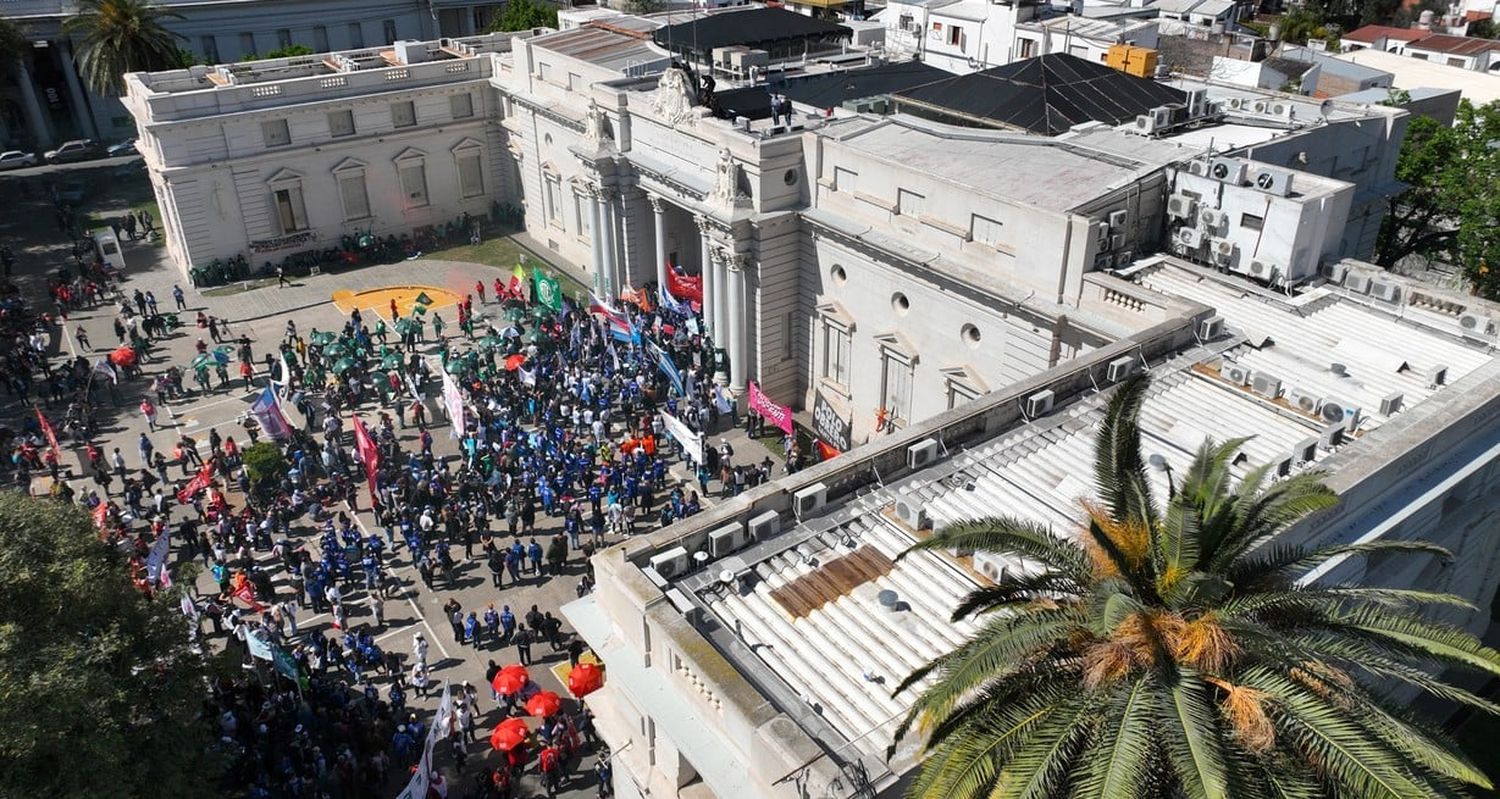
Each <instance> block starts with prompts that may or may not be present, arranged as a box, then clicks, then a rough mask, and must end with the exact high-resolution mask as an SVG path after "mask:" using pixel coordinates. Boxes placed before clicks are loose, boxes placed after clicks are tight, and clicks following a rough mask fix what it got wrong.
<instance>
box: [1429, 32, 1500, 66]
mask: <svg viewBox="0 0 1500 799" xmlns="http://www.w3.org/2000/svg"><path fill="white" fill-rule="evenodd" d="M1406 55H1409V56H1411V57H1412V58H1416V59H1420V60H1422V61H1434V62H1437V63H1439V64H1445V65H1447V66H1450V67H1458V68H1459V69H1468V70H1473V71H1475V72H1495V71H1497V70H1500V42H1497V41H1495V40H1494V39H1480V38H1471V37H1468V36H1445V35H1440V34H1433V35H1431V36H1426V37H1423V38H1421V39H1418V40H1416V41H1414V42H1411V43H1409V44H1408V45H1406Z"/></svg>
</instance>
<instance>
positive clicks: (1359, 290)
mask: <svg viewBox="0 0 1500 799" xmlns="http://www.w3.org/2000/svg"><path fill="white" fill-rule="evenodd" d="M1370 283H1371V280H1370V277H1369V275H1361V274H1356V273H1350V274H1349V276H1348V277H1346V278H1344V288H1346V289H1349V290H1350V291H1352V292H1354V293H1355V294H1368V293H1370Z"/></svg>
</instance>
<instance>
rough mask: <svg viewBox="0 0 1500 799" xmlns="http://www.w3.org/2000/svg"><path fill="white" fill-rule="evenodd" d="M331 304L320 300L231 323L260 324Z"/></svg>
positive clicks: (231, 320)
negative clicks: (278, 317) (272, 318)
mask: <svg viewBox="0 0 1500 799" xmlns="http://www.w3.org/2000/svg"><path fill="white" fill-rule="evenodd" d="M251 291H254V289H251ZM230 296H233V295H230ZM210 299H212V298H210ZM330 302H333V300H332V299H327V300H319V301H317V302H312V303H308V304H307V305H294V306H292V307H290V308H282V309H281V310H279V311H276V312H275V313H265V314H261V315H259V316H245V317H241V318H239V319H230V320H229V321H230V323H232V324H239V323H240V322H259V321H260V320H262V319H270V318H271V317H273V316H284V315H286V314H289V313H296V312H298V311H305V310H307V309H309V308H316V307H318V306H319V305H325V304H327V303H330Z"/></svg>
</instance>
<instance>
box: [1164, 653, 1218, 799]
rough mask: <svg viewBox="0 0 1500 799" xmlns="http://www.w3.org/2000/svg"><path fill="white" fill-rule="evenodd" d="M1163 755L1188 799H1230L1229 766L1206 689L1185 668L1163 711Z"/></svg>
mask: <svg viewBox="0 0 1500 799" xmlns="http://www.w3.org/2000/svg"><path fill="white" fill-rule="evenodd" d="M1162 716H1163V723H1162V732H1163V734H1164V736H1165V737H1166V739H1167V746H1166V751H1167V755H1168V757H1169V758H1170V759H1171V762H1172V766H1173V768H1174V770H1175V772H1176V774H1177V778H1178V780H1179V781H1180V782H1181V784H1182V789H1183V792H1184V793H1185V794H1187V797H1188V799H1229V796H1230V790H1229V764H1228V762H1227V760H1228V756H1227V754H1226V752H1225V747H1224V742H1223V739H1222V738H1221V736H1220V733H1219V725H1218V719H1217V718H1216V717H1215V714H1214V710H1213V707H1212V705H1210V704H1209V701H1208V686H1207V684H1205V683H1204V682H1203V680H1202V679H1201V678H1200V677H1199V675H1198V672H1197V671H1196V670H1194V669H1190V668H1184V669H1182V670H1181V671H1180V673H1179V674H1178V677H1177V680H1176V683H1175V684H1174V685H1173V686H1172V693H1171V699H1170V701H1169V702H1168V703H1167V705H1166V707H1165V708H1163V713H1162Z"/></svg>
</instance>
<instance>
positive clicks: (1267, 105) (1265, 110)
mask: <svg viewBox="0 0 1500 799" xmlns="http://www.w3.org/2000/svg"><path fill="white" fill-rule="evenodd" d="M1250 110H1251V111H1254V112H1255V113H1257V114H1269V113H1271V101H1270V100H1254V101H1252V102H1251V103H1250Z"/></svg>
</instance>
